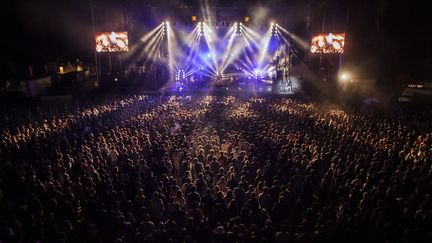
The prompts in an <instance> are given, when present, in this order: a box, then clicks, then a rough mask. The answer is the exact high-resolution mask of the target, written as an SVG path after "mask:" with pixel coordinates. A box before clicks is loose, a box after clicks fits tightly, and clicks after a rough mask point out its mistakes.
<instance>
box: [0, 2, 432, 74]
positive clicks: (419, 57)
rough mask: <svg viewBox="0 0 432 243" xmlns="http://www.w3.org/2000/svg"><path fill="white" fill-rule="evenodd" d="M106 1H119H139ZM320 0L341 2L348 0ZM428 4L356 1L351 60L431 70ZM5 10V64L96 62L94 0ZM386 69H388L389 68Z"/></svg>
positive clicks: (13, 6)
mask: <svg viewBox="0 0 432 243" xmlns="http://www.w3.org/2000/svg"><path fill="white" fill-rule="evenodd" d="M311 1H312V0H311ZM311 1H300V2H311ZM104 2H110V3H113V4H114V5H115V4H119V3H122V4H123V3H124V2H134V3H135V2H140V1H138V0H125V1H119V0H106V1H104ZM141 2H142V1H141ZM234 2H235V1H234ZM261 2H266V1H261ZM291 2H292V1H291ZM315 2H317V3H320V2H329V3H330V4H331V3H333V4H334V5H335V6H337V5H338V4H340V3H341V2H344V1H342V0H328V1H324V0H317V1H315ZM419 2H420V1H419ZM426 5H427V4H426V3H416V1H394V0H393V1H392V0H351V12H350V22H349V35H351V36H350V37H351V38H352V39H355V40H352V42H351V43H350V44H352V45H351V46H350V49H349V51H350V53H347V58H349V60H350V61H351V63H352V64H351V65H359V66H364V67H367V68H372V69H373V68H375V69H377V71H378V72H381V69H385V67H388V66H391V67H392V69H388V70H391V71H389V72H391V73H392V74H393V75H394V74H395V73H397V72H398V71H400V72H408V73H411V74H413V76H416V75H417V76H418V77H421V78H427V76H428V75H430V74H428V72H429V69H430V68H429V64H432V62H431V55H432V50H431V44H430V43H432V38H431V36H432V34H431V29H432V28H431V27H430V26H429V25H430V23H432V19H431V17H430V16H431V15H430V14H428V13H427V11H428V8H426ZM0 11H1V12H2V13H1V17H0V18H1V30H2V31H3V33H4V35H3V38H1V40H0V43H1V45H2V49H3V50H2V52H1V54H0V62H1V63H2V64H6V66H19V65H22V64H27V63H35V62H40V61H48V60H56V59H67V58H82V59H84V60H85V59H90V60H89V61H91V57H92V48H93V38H92V32H91V24H90V23H91V17H90V0H73V1H58V0H40V1H24V0H16V1H10V3H8V4H7V6H4V7H2V10H0ZM327 11H331V10H328V9H327ZM377 16H378V17H377ZM377 19H378V20H379V24H380V25H379V26H380V29H379V31H377V27H376V26H377V25H376V23H377V22H376V20H377ZM4 66H5V65H2V69H4ZM396 69H397V70H396ZM425 70H427V71H425ZM382 73H385V74H387V73H386V72H385V71H383V72H382ZM429 78H432V77H429Z"/></svg>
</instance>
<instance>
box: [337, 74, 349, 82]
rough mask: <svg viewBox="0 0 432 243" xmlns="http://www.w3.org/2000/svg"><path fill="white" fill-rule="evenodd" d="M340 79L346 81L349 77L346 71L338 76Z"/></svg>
mask: <svg viewBox="0 0 432 243" xmlns="http://www.w3.org/2000/svg"><path fill="white" fill-rule="evenodd" d="M339 79H340V80H341V81H344V82H345V81H348V80H349V79H350V75H349V74H348V73H342V74H341V75H340V77H339Z"/></svg>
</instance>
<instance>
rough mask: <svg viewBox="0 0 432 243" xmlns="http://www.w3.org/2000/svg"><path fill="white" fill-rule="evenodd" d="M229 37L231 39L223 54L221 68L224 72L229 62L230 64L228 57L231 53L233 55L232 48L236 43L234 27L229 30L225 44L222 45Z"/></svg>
mask: <svg viewBox="0 0 432 243" xmlns="http://www.w3.org/2000/svg"><path fill="white" fill-rule="evenodd" d="M228 37H229V39H228V45H227V47H226V48H225V51H224V53H223V54H222V62H221V67H222V69H223V70H224V69H225V68H226V66H227V62H228V58H227V56H228V55H230V53H231V48H232V46H233V42H234V39H235V33H234V28H233V27H231V28H230V29H229V30H228V32H227V34H225V37H224V38H223V42H222V43H225V39H226V38H228Z"/></svg>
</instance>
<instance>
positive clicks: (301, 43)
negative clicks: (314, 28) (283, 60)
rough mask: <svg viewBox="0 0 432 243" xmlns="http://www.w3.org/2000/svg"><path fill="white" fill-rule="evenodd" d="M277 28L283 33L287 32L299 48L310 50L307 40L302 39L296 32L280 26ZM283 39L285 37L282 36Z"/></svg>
mask: <svg viewBox="0 0 432 243" xmlns="http://www.w3.org/2000/svg"><path fill="white" fill-rule="evenodd" d="M278 29H279V30H281V31H282V32H283V33H285V34H287V35H288V36H289V37H290V38H291V39H292V40H293V41H294V42H295V43H296V44H297V45H299V46H300V47H301V48H303V49H305V50H310V44H309V42H306V41H304V40H303V39H302V38H300V37H299V36H297V35H296V34H294V33H292V32H289V31H288V30H286V29H285V28H283V27H281V26H279V27H278ZM282 37H284V36H283V35H282ZM284 39H285V40H286V38H284Z"/></svg>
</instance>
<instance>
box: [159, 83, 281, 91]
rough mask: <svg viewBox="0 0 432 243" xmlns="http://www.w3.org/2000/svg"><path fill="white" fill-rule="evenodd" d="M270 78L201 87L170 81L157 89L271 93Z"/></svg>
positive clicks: (209, 84) (208, 84)
mask: <svg viewBox="0 0 432 243" xmlns="http://www.w3.org/2000/svg"><path fill="white" fill-rule="evenodd" d="M272 84H273V82H272V81H271V80H263V81H262V82H261V83H259V84H257V83H255V82H248V80H247V81H240V82H239V83H238V84H237V85H235V86H232V85H231V86H218V85H215V84H214V83H213V84H212V83H207V84H205V85H203V86H202V87H199V88H196V87H187V86H185V87H181V86H180V85H179V84H178V83H171V84H169V85H166V86H165V87H162V88H161V89H160V90H159V91H160V92H162V93H214V92H216V93H236V94H271V93H272Z"/></svg>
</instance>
